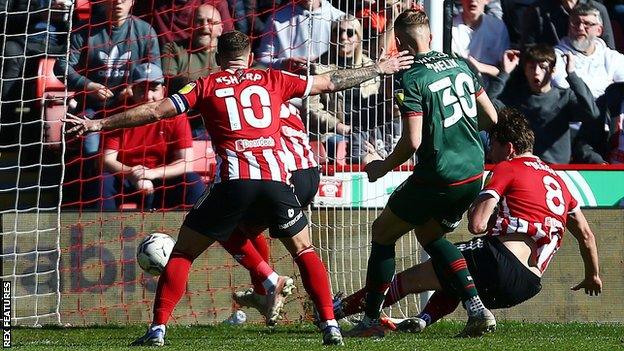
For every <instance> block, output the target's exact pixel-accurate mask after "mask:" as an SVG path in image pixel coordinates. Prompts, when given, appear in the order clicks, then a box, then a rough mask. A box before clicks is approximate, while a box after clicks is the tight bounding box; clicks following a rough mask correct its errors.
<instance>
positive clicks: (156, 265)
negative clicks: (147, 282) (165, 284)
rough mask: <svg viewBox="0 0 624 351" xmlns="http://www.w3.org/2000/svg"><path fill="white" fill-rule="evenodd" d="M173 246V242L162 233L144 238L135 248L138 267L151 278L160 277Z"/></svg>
mask: <svg viewBox="0 0 624 351" xmlns="http://www.w3.org/2000/svg"><path fill="white" fill-rule="evenodd" d="M174 245H175V240H173V238H172V237H170V236H169V235H167V234H164V233H152V234H150V235H148V236H146V237H145V238H144V239H143V240H142V241H141V243H140V244H139V247H137V262H138V263H139V266H141V268H142V269H143V270H144V271H145V272H147V273H149V274H151V275H153V276H157V275H160V273H162V271H163V270H164V269H165V266H166V265H167V262H168V261H169V257H170V256H171V251H173V246H174Z"/></svg>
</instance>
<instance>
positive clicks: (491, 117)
mask: <svg viewBox="0 0 624 351" xmlns="http://www.w3.org/2000/svg"><path fill="white" fill-rule="evenodd" d="M477 119H478V122H479V129H480V130H489V129H490V127H492V126H493V125H495V124H496V123H498V114H497V113H496V109H495V108H494V104H492V101H491V100H490V98H489V97H488V96H487V93H486V92H482V93H481V94H479V96H477Z"/></svg>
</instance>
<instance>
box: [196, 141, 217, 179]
mask: <svg viewBox="0 0 624 351" xmlns="http://www.w3.org/2000/svg"><path fill="white" fill-rule="evenodd" d="M216 170H217V160H216V157H215V153H214V150H213V149H212V142H211V141H210V140H195V141H193V171H194V172H196V173H198V174H199V175H200V176H201V177H202V179H203V180H204V182H206V183H210V182H211V181H212V180H213V178H214V176H215V173H216Z"/></svg>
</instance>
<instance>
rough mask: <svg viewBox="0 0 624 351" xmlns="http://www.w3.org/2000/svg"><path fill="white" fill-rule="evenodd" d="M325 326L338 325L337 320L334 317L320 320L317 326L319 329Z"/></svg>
mask: <svg viewBox="0 0 624 351" xmlns="http://www.w3.org/2000/svg"><path fill="white" fill-rule="evenodd" d="M327 327H338V322H336V320H335V319H330V320H327V321H325V322H321V324H320V325H319V328H320V329H321V330H323V329H325V328H327Z"/></svg>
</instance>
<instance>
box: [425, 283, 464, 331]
mask: <svg viewBox="0 0 624 351" xmlns="http://www.w3.org/2000/svg"><path fill="white" fill-rule="evenodd" d="M458 305H459V298H458V297H456V296H453V295H452V294H449V293H447V292H445V291H436V292H434V293H433V295H431V297H430V298H429V301H427V305H426V306H425V308H424V309H423V311H422V312H421V313H420V314H419V315H418V318H421V319H423V320H424V321H425V322H427V325H431V324H433V323H435V322H437V321H438V320H440V319H441V318H442V317H444V316H446V315H448V314H451V313H453V311H455V309H456V308H457V306H458Z"/></svg>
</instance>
